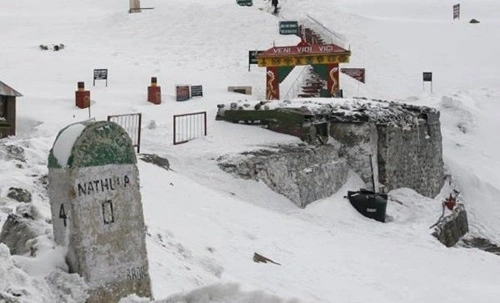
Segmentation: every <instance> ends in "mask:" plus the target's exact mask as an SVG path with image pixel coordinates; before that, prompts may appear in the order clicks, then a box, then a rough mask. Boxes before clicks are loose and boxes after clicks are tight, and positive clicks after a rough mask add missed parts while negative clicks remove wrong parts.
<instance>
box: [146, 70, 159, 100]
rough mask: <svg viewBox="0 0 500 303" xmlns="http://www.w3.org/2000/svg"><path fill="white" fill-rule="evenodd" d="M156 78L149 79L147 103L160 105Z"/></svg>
mask: <svg viewBox="0 0 500 303" xmlns="http://www.w3.org/2000/svg"><path fill="white" fill-rule="evenodd" d="M157 82H158V80H157V79H156V77H151V85H150V86H148V101H149V102H151V103H154V104H161V87H159V86H158V84H157Z"/></svg>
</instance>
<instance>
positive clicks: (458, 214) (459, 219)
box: [432, 204, 469, 247]
mask: <svg viewBox="0 0 500 303" xmlns="http://www.w3.org/2000/svg"><path fill="white" fill-rule="evenodd" d="M468 231H469V223H468V220H467V211H466V210H465V207H464V206H463V204H458V205H457V207H456V208H455V209H454V210H453V212H452V213H451V214H450V215H448V216H445V217H443V218H442V219H441V220H440V221H439V222H438V223H437V224H436V227H435V229H434V232H433V234H432V235H433V236H435V237H436V238H437V239H438V240H439V242H441V243H443V244H444V245H445V246H446V247H452V246H453V245H455V244H456V243H457V242H458V241H459V240H460V238H462V237H463V236H464V235H465V234H466V233H467V232H468Z"/></svg>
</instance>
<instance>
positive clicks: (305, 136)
mask: <svg viewBox="0 0 500 303" xmlns="http://www.w3.org/2000/svg"><path fill="white" fill-rule="evenodd" d="M246 102H248V101H245V102H244V103H246ZM240 103H241V102H240ZM274 104H276V105H274ZM273 106H274V108H273ZM218 108H219V110H218V113H217V117H216V119H217V120H225V121H229V122H233V123H245V124H257V125H260V126H263V127H266V128H268V129H270V130H273V131H277V132H280V133H285V134H290V135H293V136H297V137H299V138H301V139H302V140H304V141H306V142H308V143H309V144H311V145H318V144H320V145H324V144H332V145H334V146H336V148H337V149H338V152H339V157H340V158H341V159H342V160H346V161H347V163H348V166H349V168H351V169H352V170H354V171H355V172H356V173H357V174H359V176H360V177H361V178H362V179H363V181H364V182H365V183H366V185H365V187H366V188H368V189H373V190H375V191H385V192H387V191H390V190H392V189H396V188H401V187H408V188H412V189H414V190H415V191H417V192H418V193H420V194H421V195H424V196H427V197H434V196H436V195H437V194H438V193H439V192H440V190H441V188H442V187H443V184H444V166H443V157H442V137H441V125H440V122H439V112H438V111H437V110H435V109H432V108H428V107H424V106H414V105H409V104H401V103H395V102H387V101H381V100H339V101H331V103H325V102H324V101H318V103H315V101H307V102H305V103H304V102H303V103H300V104H294V103H293V101H287V100H285V101H276V103H265V104H264V105H262V104H260V103H257V104H239V103H238V104H237V103H234V104H231V105H230V106H225V105H221V104H219V105H218ZM325 125H326V127H324V126H325ZM329 139H334V140H329ZM329 141H333V142H329ZM304 149H307V147H304ZM291 158H293V156H291ZM303 161H307V163H301V164H302V166H310V167H313V166H314V165H320V166H321V165H323V164H325V163H328V160H326V162H325V157H322V156H317V155H315V154H313V155H312V156H311V157H307V158H306V157H304V159H303ZM247 165H248V164H247ZM250 165H251V164H250ZM236 166H237V167H238V165H236ZM269 167H272V165H270V166H269ZM264 169H268V168H264ZM372 171H373V174H372ZM257 175H258V174H257ZM298 186H306V187H307V186H309V185H307V182H305V183H303V184H302V185H301V184H299V185H298ZM311 186H312V187H313V188H314V185H311ZM271 187H272V186H271ZM272 188H273V187H272ZM309 190H314V189H308V191H309ZM317 190H318V191H319V193H318V194H317V195H309V196H310V197H312V196H317V197H321V196H322V195H323V192H324V190H323V189H322V188H318V189H317ZM278 192H279V191H278ZM302 196H303V195H302ZM303 197H305V196H303ZM291 200H292V201H294V202H295V203H297V199H295V200H294V199H291ZM310 202H311V201H309V199H305V200H303V199H301V200H300V203H297V204H298V205H299V206H304V205H305V204H307V203H310ZM304 203H305V204H304Z"/></svg>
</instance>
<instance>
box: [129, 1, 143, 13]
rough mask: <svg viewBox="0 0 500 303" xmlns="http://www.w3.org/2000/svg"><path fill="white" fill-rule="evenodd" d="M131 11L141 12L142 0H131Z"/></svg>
mask: <svg viewBox="0 0 500 303" xmlns="http://www.w3.org/2000/svg"><path fill="white" fill-rule="evenodd" d="M129 6H130V8H129V10H128V12H129V13H140V12H141V2H140V0H129Z"/></svg>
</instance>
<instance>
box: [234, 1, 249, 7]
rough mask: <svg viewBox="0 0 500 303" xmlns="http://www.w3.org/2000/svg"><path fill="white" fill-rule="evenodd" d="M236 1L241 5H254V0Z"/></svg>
mask: <svg viewBox="0 0 500 303" xmlns="http://www.w3.org/2000/svg"><path fill="white" fill-rule="evenodd" d="M236 3H238V5H240V6H252V5H253V0H236Z"/></svg>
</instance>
